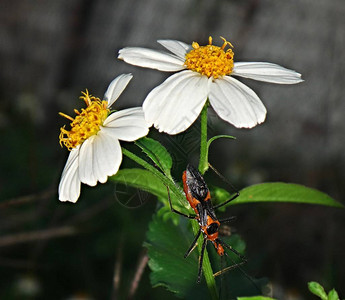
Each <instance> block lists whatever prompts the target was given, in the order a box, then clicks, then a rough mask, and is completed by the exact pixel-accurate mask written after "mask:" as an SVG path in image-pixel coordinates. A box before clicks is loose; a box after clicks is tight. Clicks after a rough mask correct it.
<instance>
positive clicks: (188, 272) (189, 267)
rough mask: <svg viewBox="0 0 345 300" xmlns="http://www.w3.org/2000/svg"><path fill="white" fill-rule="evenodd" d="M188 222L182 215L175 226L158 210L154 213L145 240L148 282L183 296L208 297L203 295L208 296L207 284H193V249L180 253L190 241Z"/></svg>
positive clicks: (195, 254)
mask: <svg viewBox="0 0 345 300" xmlns="http://www.w3.org/2000/svg"><path fill="white" fill-rule="evenodd" d="M163 215H164V214H163ZM187 225H188V223H187V222H186V220H184V219H182V220H181V222H180V223H179V226H175V225H174V224H173V223H172V222H171V220H170V219H169V220H166V221H165V220H164V219H163V217H162V213H159V212H158V213H157V214H156V215H154V217H153V220H152V221H151V223H150V224H149V230H148V232H147V235H146V236H147V241H146V242H145V244H144V246H145V247H146V248H147V249H148V256H149V258H150V260H149V266H150V268H151V270H152V273H151V275H150V279H151V283H152V285H153V286H154V287H155V286H164V287H166V288H167V289H168V290H170V291H172V292H174V293H176V295H177V296H179V297H182V298H186V297H187V295H195V297H196V296H198V295H199V296H200V297H201V299H207V297H204V296H205V295H207V296H208V291H207V289H206V286H205V285H204V284H199V285H197V284H196V280H197V273H198V256H197V253H196V251H193V252H192V253H191V254H190V255H189V256H188V257H187V258H186V259H185V258H184V257H183V256H184V253H185V252H186V250H187V249H188V247H189V246H190V243H191V242H192V241H193V234H192V233H191V231H190V230H189V229H188V226H187ZM203 295H204V296H203Z"/></svg>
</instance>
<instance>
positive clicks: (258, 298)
mask: <svg viewBox="0 0 345 300" xmlns="http://www.w3.org/2000/svg"><path fill="white" fill-rule="evenodd" d="M237 300H275V299H274V298H271V297H264V296H253V297H238V298H237Z"/></svg>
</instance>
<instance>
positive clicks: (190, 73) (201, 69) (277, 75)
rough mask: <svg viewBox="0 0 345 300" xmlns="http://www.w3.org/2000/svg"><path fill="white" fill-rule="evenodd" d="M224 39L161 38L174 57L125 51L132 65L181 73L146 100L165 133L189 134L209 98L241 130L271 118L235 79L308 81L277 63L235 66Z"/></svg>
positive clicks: (152, 117) (142, 50)
mask: <svg viewBox="0 0 345 300" xmlns="http://www.w3.org/2000/svg"><path fill="white" fill-rule="evenodd" d="M222 39H223V41H224V44H223V46H222V47H218V46H214V45H212V38H211V37H209V45H206V46H199V44H198V43H196V42H193V44H192V45H191V46H190V45H187V44H185V43H183V42H180V41H175V40H159V41H158V43H160V44H161V45H162V46H164V47H165V48H167V49H168V50H169V51H170V52H171V53H172V54H171V53H168V52H162V51H157V50H151V49H146V48H132V47H128V48H123V49H121V50H120V51H119V56H118V58H119V59H122V60H124V61H125V62H127V63H129V64H132V65H136V66H140V67H146V68H152V69H157V70H160V71H166V72H176V71H181V72H179V73H176V74H174V75H172V76H170V77H169V78H168V79H167V80H165V81H164V82H163V83H162V84H161V85H159V86H157V87H156V88H155V89H153V90H152V91H151V92H150V93H149V94H148V95H147V97H146V99H145V101H144V104H143V109H144V113H145V118H146V120H147V121H148V122H150V123H153V124H154V126H155V127H156V128H157V129H158V130H159V131H163V132H166V133H169V134H177V133H180V132H182V131H184V130H186V129H187V128H188V127H189V126H190V125H191V124H192V123H193V122H194V121H195V120H196V118H197V117H198V116H199V114H200V112H201V110H202V108H203V106H204V104H205V102H206V100H207V99H209V101H210V104H211V106H212V107H213V109H214V110H215V111H216V113H217V114H218V115H219V116H220V117H221V118H222V119H223V120H225V121H227V122H229V123H231V124H233V125H234V126H236V127H239V128H242V127H244V128H252V127H254V126H255V125H257V124H260V123H262V122H263V121H264V120H265V118H266V108H265V106H264V105H263V104H262V102H261V100H260V99H259V97H258V96H257V95H256V94H255V92H254V91H253V90H252V89H250V88H249V87H247V86H246V85H244V84H243V83H241V82H240V81H238V80H237V79H235V78H233V77H232V75H235V76H240V77H245V78H251V79H255V80H260V81H266V82H272V83H280V84H294V83H298V82H301V81H303V80H302V79H301V74H299V73H297V72H295V71H293V70H289V69H285V68H283V67H281V66H279V65H276V64H271V63H265V62H234V60H233V59H234V53H233V51H232V49H231V48H230V47H232V45H231V43H230V42H228V41H226V40H225V39H224V38H222ZM226 46H229V48H228V49H227V50H226V49H225V48H226ZM182 70H183V71H182Z"/></svg>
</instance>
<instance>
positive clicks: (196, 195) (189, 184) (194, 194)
mask: <svg viewBox="0 0 345 300" xmlns="http://www.w3.org/2000/svg"><path fill="white" fill-rule="evenodd" d="M182 181H183V191H184V193H185V194H186V198H187V200H188V202H189V204H190V206H191V207H192V209H193V210H194V212H195V215H187V214H184V213H181V212H179V211H177V210H175V209H174V208H173V207H172V204H171V199H170V196H169V193H168V198H169V204H170V209H171V211H172V212H174V213H176V214H179V215H181V216H184V217H186V218H189V219H195V220H197V221H198V223H199V231H198V233H197V234H196V236H195V238H194V240H193V242H192V244H191V246H190V247H189V249H188V250H187V252H186V254H185V255H184V257H185V258H186V257H187V256H188V255H189V254H190V253H191V252H192V251H193V250H194V248H195V247H196V243H197V240H198V238H199V236H200V234H201V233H202V234H203V237H204V241H203V243H202V247H201V253H200V257H199V270H198V280H197V282H198V283H199V282H200V279H201V273H202V263H203V258H204V252H205V248H206V244H207V241H211V242H212V244H213V245H214V247H215V249H216V251H217V253H218V255H220V256H223V255H227V254H226V252H225V251H224V248H227V249H229V250H230V251H232V252H233V253H235V254H236V255H237V256H238V257H239V258H240V259H241V260H242V261H241V262H240V263H237V264H235V265H232V266H230V267H228V268H226V270H230V269H233V268H236V267H239V266H240V265H242V264H244V263H246V262H247V259H246V258H245V257H244V256H243V255H242V254H240V253H239V252H238V251H236V250H235V249H233V248H232V247H231V246H229V245H227V244H226V243H225V242H223V241H222V240H221V239H220V238H219V237H218V235H219V234H218V231H219V226H220V224H221V223H223V222H231V221H233V220H234V219H235V218H236V217H230V218H227V219H223V220H218V218H217V216H216V213H215V209H217V208H219V207H222V206H224V205H226V204H227V203H229V202H230V201H232V200H234V199H236V198H237V197H238V196H239V192H236V194H235V195H234V196H233V197H231V198H230V199H229V200H227V201H225V202H223V203H221V204H218V205H216V206H213V205H212V201H211V195H210V191H209V189H208V187H207V185H206V182H205V180H204V178H203V177H202V176H201V174H200V173H199V171H198V170H197V169H195V168H194V167H193V166H191V165H188V166H187V168H186V171H184V172H183V175H182ZM222 272H223V271H220V272H217V273H216V274H215V276H216V275H220V274H221V273H222Z"/></svg>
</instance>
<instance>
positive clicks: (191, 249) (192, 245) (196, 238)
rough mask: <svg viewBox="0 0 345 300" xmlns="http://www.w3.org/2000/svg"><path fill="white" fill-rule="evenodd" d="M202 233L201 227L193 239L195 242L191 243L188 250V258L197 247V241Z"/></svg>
mask: <svg viewBox="0 0 345 300" xmlns="http://www.w3.org/2000/svg"><path fill="white" fill-rule="evenodd" d="M200 233H201V228H199V231H198V233H197V234H196V236H195V238H194V240H193V243H192V244H191V245H190V247H189V249H188V250H187V252H186V254H185V255H184V258H186V257H187V256H188V255H189V254H190V253H191V252H192V251H193V250H194V248H195V246H196V242H197V240H198V238H199V236H200Z"/></svg>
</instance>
